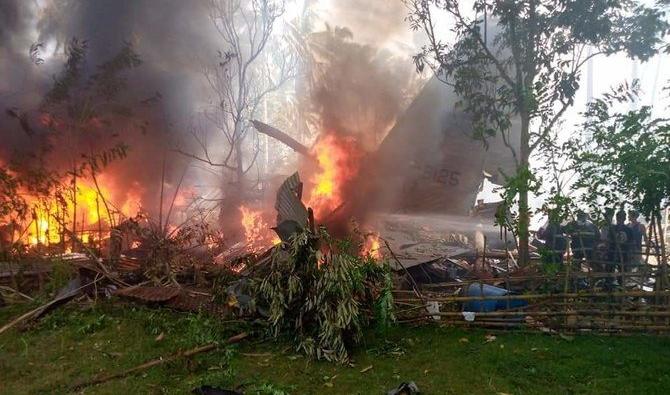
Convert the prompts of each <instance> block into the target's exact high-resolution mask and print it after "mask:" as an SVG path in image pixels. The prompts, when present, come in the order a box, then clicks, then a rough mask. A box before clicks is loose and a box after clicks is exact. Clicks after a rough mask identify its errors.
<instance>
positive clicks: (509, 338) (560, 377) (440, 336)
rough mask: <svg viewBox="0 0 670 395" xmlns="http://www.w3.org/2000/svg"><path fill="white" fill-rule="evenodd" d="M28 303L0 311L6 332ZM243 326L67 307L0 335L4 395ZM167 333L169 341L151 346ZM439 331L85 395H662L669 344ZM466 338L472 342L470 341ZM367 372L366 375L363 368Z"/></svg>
mask: <svg viewBox="0 0 670 395" xmlns="http://www.w3.org/2000/svg"><path fill="white" fill-rule="evenodd" d="M28 308H29V306H13V307H9V308H3V309H0V325H1V324H4V323H5V322H7V321H9V320H10V319H11V318H12V317H15V316H17V315H18V314H20V313H21V312H23V311H25V310H27V309H28ZM244 329H249V328H245V327H242V326H240V324H234V323H220V322H217V321H216V320H213V319H211V318H207V317H204V316H201V315H194V314H182V313H176V312H171V311H166V310H156V309H149V308H145V307H137V306H132V305H119V304H118V302H117V303H109V302H105V303H98V304H97V305H96V306H95V307H94V308H88V309H82V308H81V307H76V306H72V307H66V308H63V309H60V310H58V311H56V312H54V313H52V314H51V315H49V316H47V317H46V318H44V319H43V320H41V321H40V322H39V323H38V324H36V325H34V326H33V327H32V328H30V329H28V330H25V331H22V332H19V331H17V330H11V331H9V332H7V333H4V334H2V335H0V378H1V380H0V394H32V393H44V394H54V393H56V394H58V393H68V388H69V387H70V386H71V385H72V384H73V383H75V382H76V381H77V380H81V379H86V378H91V377H93V376H94V375H95V374H98V373H100V372H103V371H104V372H107V373H109V372H117V371H120V370H124V369H128V368H130V367H133V366H135V365H138V364H140V363H142V362H144V361H147V360H149V359H153V358H156V357H159V356H166V355H168V354H171V353H173V352H175V351H177V350H180V349H186V348H192V347H195V346H197V345H200V344H204V343H207V342H210V341H213V340H222V339H225V338H227V337H229V336H232V335H234V334H236V333H239V332H240V331H242V330H244ZM160 333H163V334H164V336H163V339H162V340H160V341H157V340H156V337H157V336H158V335H159V334H160ZM487 334H489V332H486V331H483V330H470V331H466V330H459V329H453V328H442V327H439V326H435V325H432V326H422V327H416V328H414V327H407V326H401V327H395V328H393V329H392V330H391V331H390V332H388V333H387V334H386V336H383V337H382V336H379V335H378V334H377V333H375V332H370V333H368V334H367V335H366V339H365V342H364V343H363V344H362V345H361V347H360V348H359V349H358V351H357V352H356V353H355V354H354V366H340V365H335V364H331V363H326V362H314V361H308V360H306V359H305V358H304V357H302V356H300V355H298V354H296V353H295V352H294V351H293V349H292V348H291V347H290V344H289V343H287V342H286V341H279V342H272V341H268V340H263V339H262V338H261V337H260V336H255V337H252V338H251V339H249V340H247V341H245V342H244V343H243V344H241V345H238V346H232V347H228V348H225V349H222V350H217V351H214V352H210V353H207V354H203V355H199V356H197V357H195V358H193V359H192V360H188V361H186V360H183V361H178V362H174V363H170V364H166V365H162V366H159V367H155V368H152V369H151V370H148V371H146V372H144V373H142V374H138V375H136V376H130V377H127V378H123V379H118V380H114V381H110V382H107V383H104V384H101V385H98V386H95V387H90V388H88V389H86V391H85V393H95V394H184V393H189V392H190V391H191V389H192V388H194V387H195V386H197V385H202V384H209V385H213V386H221V387H223V388H236V387H239V388H243V389H245V390H246V392H247V393H260V394H282V393H290V394H383V393H385V391H387V390H388V389H390V388H392V387H394V386H396V385H398V384H399V383H401V382H403V381H409V380H412V381H415V382H416V383H417V385H418V386H419V388H420V389H421V391H422V393H425V394H462V393H473V394H501V393H506V394H570V393H575V394H576V393H589V394H591V393H596V394H598V393H600V394H613V393H616V394H627V393H630V394H633V393H644V394H655V393H658V394H665V393H667V392H668V389H670V374H669V373H668V368H667V367H668V366H669V365H670V339H668V338H665V337H652V336H631V337H604V336H586V335H583V336H576V337H574V338H573V339H572V340H570V338H567V340H566V339H564V338H561V337H558V336H547V335H541V334H527V333H518V332H497V333H495V336H496V339H495V340H494V341H491V342H486V335H487ZM466 339H467V340H466ZM369 366H372V368H371V369H369V370H368V371H366V372H364V373H361V370H362V369H363V368H366V367H369Z"/></svg>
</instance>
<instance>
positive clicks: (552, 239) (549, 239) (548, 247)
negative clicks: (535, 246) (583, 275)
mask: <svg viewBox="0 0 670 395" xmlns="http://www.w3.org/2000/svg"><path fill="white" fill-rule="evenodd" d="M538 238H539V239H540V240H543V241H544V245H545V251H546V254H547V256H548V260H549V262H551V263H563V254H565V250H566V249H567V247H568V242H567V240H566V238H565V234H564V233H563V227H562V226H561V225H560V224H557V223H549V224H548V225H547V226H546V227H545V228H543V229H541V230H540V232H538Z"/></svg>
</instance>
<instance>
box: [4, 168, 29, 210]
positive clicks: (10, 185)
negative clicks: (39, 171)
mask: <svg viewBox="0 0 670 395" xmlns="http://www.w3.org/2000/svg"><path fill="white" fill-rule="evenodd" d="M19 186H20V183H19V180H18V179H17V178H16V177H15V176H14V175H12V174H11V173H10V172H9V171H8V169H6V168H5V167H4V166H2V165H1V164H0V221H2V223H9V222H10V221H9V220H7V218H8V217H9V216H13V217H14V219H23V218H25V216H26V214H27V212H28V206H27V204H26V202H25V200H24V199H23V198H22V197H21V195H19V193H18V191H19Z"/></svg>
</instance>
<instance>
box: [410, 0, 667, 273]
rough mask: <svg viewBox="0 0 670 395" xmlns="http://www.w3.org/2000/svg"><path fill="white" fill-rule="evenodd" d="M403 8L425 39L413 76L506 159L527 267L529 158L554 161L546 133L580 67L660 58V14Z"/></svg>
mask: <svg viewBox="0 0 670 395" xmlns="http://www.w3.org/2000/svg"><path fill="white" fill-rule="evenodd" d="M405 3H406V4H407V5H408V7H409V9H410V15H409V17H408V20H409V22H410V25H411V27H412V28H413V29H414V30H422V31H424V32H426V34H427V35H428V43H429V44H428V45H425V46H424V47H422V49H421V51H420V52H419V54H417V55H416V56H415V57H414V62H415V64H416V66H417V69H419V70H423V69H424V68H426V67H427V66H428V67H430V68H431V69H432V70H433V71H434V72H435V74H436V75H437V76H438V77H439V78H440V79H441V80H442V81H444V82H446V83H447V84H449V85H450V86H452V87H453V89H454V92H455V93H456V95H458V97H459V98H460V100H459V101H458V102H457V104H456V105H457V107H460V108H462V109H463V110H464V111H465V112H467V113H468V115H469V116H470V118H471V121H472V125H473V130H474V133H473V136H474V137H475V138H478V139H480V140H482V141H483V143H484V144H485V145H486V146H488V140H490V139H491V138H494V137H499V139H500V140H502V142H503V144H505V146H507V147H508V148H509V149H510V154H511V157H512V158H513V160H514V162H515V165H516V170H517V177H513V178H512V179H511V181H510V180H508V182H507V185H505V189H509V191H506V192H505V195H508V196H505V200H506V202H508V201H509V200H510V199H509V195H511V194H512V193H517V194H518V196H519V199H518V201H517V203H518V206H519V210H518V217H519V219H518V221H516V222H515V226H516V228H517V231H516V233H517V235H518V236H519V243H520V245H519V247H520V253H521V262H522V263H524V262H525V261H526V259H527V256H526V253H525V252H526V251H527V248H528V245H527V242H528V237H527V236H528V225H529V215H530V213H529V210H528V194H529V192H530V191H531V190H532V185H531V183H532V182H533V178H532V177H529V176H528V174H527V173H528V172H532V171H533V169H530V168H529V167H528V164H529V158H530V156H531V155H533V154H534V153H536V152H537V151H540V152H541V153H542V154H543V155H545V156H546V155H550V153H551V152H552V150H551V149H549V148H550V147H552V146H555V145H556V142H555V136H556V134H555V133H552V131H553V130H554V129H555V128H556V125H558V124H559V122H560V121H561V119H562V117H563V114H564V113H565V111H566V110H567V109H568V108H569V107H570V106H572V104H573V103H574V98H575V94H576V92H577V90H578V89H579V86H580V78H581V69H582V67H583V66H584V65H585V64H586V63H587V61H588V60H589V59H591V58H593V57H595V56H598V55H611V54H614V53H625V54H626V55H628V56H629V57H632V58H637V59H641V60H646V59H648V58H650V57H651V56H653V55H654V54H656V53H657V52H658V51H659V50H660V49H661V48H662V45H663V41H662V38H663V35H664V34H665V33H666V31H667V30H668V27H669V25H668V23H667V22H666V21H665V13H664V12H663V11H662V10H661V9H659V8H655V7H647V6H644V5H638V4H637V3H636V2H630V1H608V0H589V1H564V0H550V1H538V0H528V1H509V0H493V1H491V0H475V1H473V2H471V3H468V5H469V6H470V8H471V11H472V12H466V10H465V8H466V7H464V6H465V4H464V3H465V2H463V1H459V0H449V1H442V0H405ZM436 9H438V10H440V11H442V12H444V13H445V14H446V15H447V16H448V17H449V18H450V20H449V25H450V26H449V29H450V30H451V32H452V33H453V34H454V36H455V40H454V41H453V43H445V42H443V41H441V39H440V37H438V36H437V35H436V34H435V31H436V28H435V23H436V22H437V20H436V18H435V17H434V16H433V13H434V12H435V11H436ZM482 15H483V16H485V17H484V18H482ZM489 24H490V25H491V27H489V26H488V25H489ZM587 48H588V49H587ZM517 136H518V137H517ZM517 181H518V182H517ZM559 192H560V191H556V193H555V194H553V195H556V194H558V193H559ZM555 203H556V202H555ZM552 215H558V213H553V214H552Z"/></svg>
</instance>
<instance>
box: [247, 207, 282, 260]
mask: <svg viewBox="0 0 670 395" xmlns="http://www.w3.org/2000/svg"><path fill="white" fill-rule="evenodd" d="M240 212H241V213H242V226H243V227H244V237H245V239H246V242H247V249H249V250H251V251H258V250H261V249H263V248H267V247H269V246H271V245H276V244H279V243H280V242H281V240H279V237H277V235H276V234H274V232H273V231H272V229H270V226H269V225H268V224H267V222H265V220H264V219H263V213H262V212H261V211H260V210H254V209H252V208H249V207H246V206H240Z"/></svg>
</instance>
